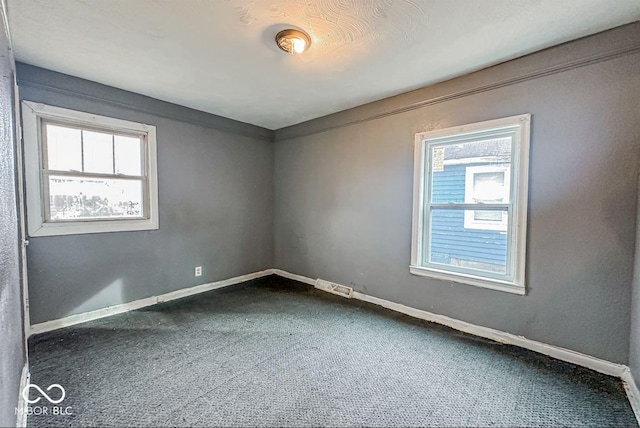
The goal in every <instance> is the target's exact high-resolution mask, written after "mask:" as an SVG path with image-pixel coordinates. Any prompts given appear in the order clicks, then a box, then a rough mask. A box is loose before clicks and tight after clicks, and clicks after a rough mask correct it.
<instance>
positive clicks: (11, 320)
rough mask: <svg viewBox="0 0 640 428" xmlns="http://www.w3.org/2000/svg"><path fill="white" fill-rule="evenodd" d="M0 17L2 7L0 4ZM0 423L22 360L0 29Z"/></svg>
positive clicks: (5, 56)
mask: <svg viewBox="0 0 640 428" xmlns="http://www.w3.org/2000/svg"><path fill="white" fill-rule="evenodd" d="M0 21H2V22H6V21H5V20H4V9H3V8H2V7H0ZM0 76H1V77H0V426H3V427H4V426H15V425H16V415H15V411H14V409H15V408H16V407H17V404H18V397H19V389H20V388H19V385H20V374H21V372H22V367H23V366H24V363H25V350H24V338H23V333H22V330H23V328H22V327H23V323H22V297H21V286H20V267H21V266H20V258H19V248H20V238H19V235H18V213H17V202H16V189H17V183H16V175H15V174H16V168H15V149H16V146H15V138H14V114H15V112H14V108H13V106H14V98H13V95H14V94H13V88H14V80H13V78H14V71H13V62H12V56H11V53H10V42H9V39H8V38H7V36H6V33H5V28H4V27H2V28H1V29H0Z"/></svg>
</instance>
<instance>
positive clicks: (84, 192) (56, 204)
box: [49, 175, 143, 221]
mask: <svg viewBox="0 0 640 428" xmlns="http://www.w3.org/2000/svg"><path fill="white" fill-rule="evenodd" d="M142 200H143V189H142V181H140V180H119V179H106V178H88V177H69V176H57V175H50V176H49V206H50V220H54V221H61V220H82V219H93V220H95V219H110V218H120V217H125V218H135V217H138V218H141V217H143V211H142Z"/></svg>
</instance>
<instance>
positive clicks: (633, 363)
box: [629, 180, 640, 388]
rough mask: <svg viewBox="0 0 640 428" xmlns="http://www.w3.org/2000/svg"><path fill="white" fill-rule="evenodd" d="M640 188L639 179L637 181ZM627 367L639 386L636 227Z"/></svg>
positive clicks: (639, 250)
mask: <svg viewBox="0 0 640 428" xmlns="http://www.w3.org/2000/svg"><path fill="white" fill-rule="evenodd" d="M638 189H640V180H639V181H638ZM636 221H637V223H636V224H640V200H639V201H638V218H637V220H636ZM629 368H630V369H631V374H632V375H633V379H634V380H635V382H636V385H637V386H638V387H639V388H640V228H637V229H636V258H635V264H634V269H633V290H632V297H631V335H630V336H629Z"/></svg>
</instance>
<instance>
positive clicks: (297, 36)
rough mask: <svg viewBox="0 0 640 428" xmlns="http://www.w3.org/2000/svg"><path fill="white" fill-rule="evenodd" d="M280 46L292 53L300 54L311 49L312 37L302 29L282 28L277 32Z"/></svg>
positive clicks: (277, 40)
mask: <svg viewBox="0 0 640 428" xmlns="http://www.w3.org/2000/svg"><path fill="white" fill-rule="evenodd" d="M276 43H277V44H278V47H279V48H280V49H282V50H283V51H285V52H286V53H288V54H291V55H299V54H301V53H302V52H304V51H306V50H307V49H309V46H311V38H310V37H309V35H308V34H307V33H305V32H303V31H300V30H291V29H289V30H282V31H280V32H279V33H278V34H276Z"/></svg>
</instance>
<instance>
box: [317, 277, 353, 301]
mask: <svg viewBox="0 0 640 428" xmlns="http://www.w3.org/2000/svg"><path fill="white" fill-rule="evenodd" d="M315 287H316V288H317V289H319V290H323V291H327V292H329V293H333V294H337V295H339V296H342V297H347V298H349V299H350V298H351V295H352V294H353V288H351V287H346V286H344V285H340V284H336V283H334V282H329V281H325V280H324V279H318V280H317V281H316V285H315Z"/></svg>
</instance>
